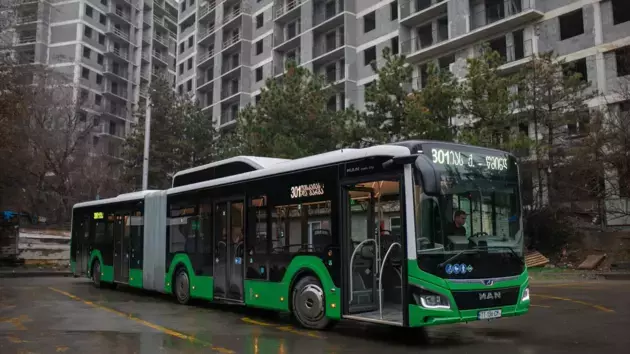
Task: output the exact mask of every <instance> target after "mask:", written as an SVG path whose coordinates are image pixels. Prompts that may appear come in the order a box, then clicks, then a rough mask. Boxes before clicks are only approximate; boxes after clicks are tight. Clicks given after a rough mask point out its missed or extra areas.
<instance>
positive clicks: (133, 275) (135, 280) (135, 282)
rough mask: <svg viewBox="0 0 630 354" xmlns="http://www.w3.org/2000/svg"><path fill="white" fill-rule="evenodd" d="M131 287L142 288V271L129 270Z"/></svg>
mask: <svg viewBox="0 0 630 354" xmlns="http://www.w3.org/2000/svg"><path fill="white" fill-rule="evenodd" d="M129 286H132V287H134V288H142V269H129Z"/></svg>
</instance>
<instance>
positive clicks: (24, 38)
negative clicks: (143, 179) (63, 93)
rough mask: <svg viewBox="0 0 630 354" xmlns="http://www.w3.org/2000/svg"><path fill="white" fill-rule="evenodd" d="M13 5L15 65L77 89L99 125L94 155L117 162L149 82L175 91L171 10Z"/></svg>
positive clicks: (163, 0) (82, 1) (165, 6)
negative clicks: (165, 83) (40, 70)
mask: <svg viewBox="0 0 630 354" xmlns="http://www.w3.org/2000/svg"><path fill="white" fill-rule="evenodd" d="M10 1H14V2H15V4H14V5H13V8H14V11H13V12H14V14H13V17H14V18H15V21H13V22H12V27H13V30H12V35H13V39H12V40H13V45H12V50H13V51H14V52H15V53H16V54H17V58H18V60H20V61H21V62H23V63H25V64H26V63H36V64H43V65H47V66H49V67H51V68H54V70H56V71H59V72H62V73H65V74H67V75H68V76H70V77H71V78H72V79H73V82H74V84H75V85H74V87H73V88H72V90H71V93H69V94H72V95H73V97H75V98H76V99H77V100H78V101H80V102H81V109H82V111H83V113H84V114H85V116H86V119H94V122H95V123H96V128H95V134H94V136H93V139H92V142H93V145H94V148H95V151H97V152H98V153H100V154H103V155H106V156H110V157H112V158H116V159H118V158H120V154H121V147H122V143H123V141H124V138H125V136H126V135H127V134H128V133H129V132H130V130H131V127H132V125H133V124H134V123H135V121H136V117H135V116H134V112H136V111H137V109H138V108H139V107H141V106H143V105H146V99H147V94H148V87H149V84H150V82H151V80H152V79H153V78H155V77H156V76H157V75H165V76H167V77H168V78H169V79H170V80H171V81H172V82H173V83H174V80H175V71H174V70H175V46H176V33H177V4H176V2H175V1H172V0H144V1H143V0H76V1H72V0H70V1H62V0H53V1H46V0H10Z"/></svg>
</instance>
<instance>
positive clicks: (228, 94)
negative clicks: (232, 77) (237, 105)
mask: <svg viewBox="0 0 630 354" xmlns="http://www.w3.org/2000/svg"><path fill="white" fill-rule="evenodd" d="M223 86H224V88H223V89H222V90H221V100H222V101H224V100H228V99H231V98H234V97H237V96H238V94H239V93H240V91H241V83H240V81H236V82H232V83H229V82H224V83H223Z"/></svg>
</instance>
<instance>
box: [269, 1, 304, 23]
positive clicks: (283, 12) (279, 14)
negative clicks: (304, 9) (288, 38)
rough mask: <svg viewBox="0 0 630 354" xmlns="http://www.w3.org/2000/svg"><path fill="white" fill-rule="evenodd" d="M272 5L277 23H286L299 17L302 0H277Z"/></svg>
mask: <svg viewBox="0 0 630 354" xmlns="http://www.w3.org/2000/svg"><path fill="white" fill-rule="evenodd" d="M277 2H278V1H276V3H274V5H273V18H274V20H275V21H278V23H287V22H289V21H291V20H293V19H296V18H298V17H300V8H301V6H302V2H304V0H279V2H280V3H279V4H278V3H277Z"/></svg>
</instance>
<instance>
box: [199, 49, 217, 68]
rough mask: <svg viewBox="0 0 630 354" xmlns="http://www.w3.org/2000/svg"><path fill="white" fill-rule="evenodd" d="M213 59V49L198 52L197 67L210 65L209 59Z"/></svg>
mask: <svg viewBox="0 0 630 354" xmlns="http://www.w3.org/2000/svg"><path fill="white" fill-rule="evenodd" d="M213 57H214V49H213V48H209V49H207V50H205V51H202V52H200V53H199V59H198V64H197V66H199V67H203V66H205V65H206V64H207V63H210V59H212V58H213Z"/></svg>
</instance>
